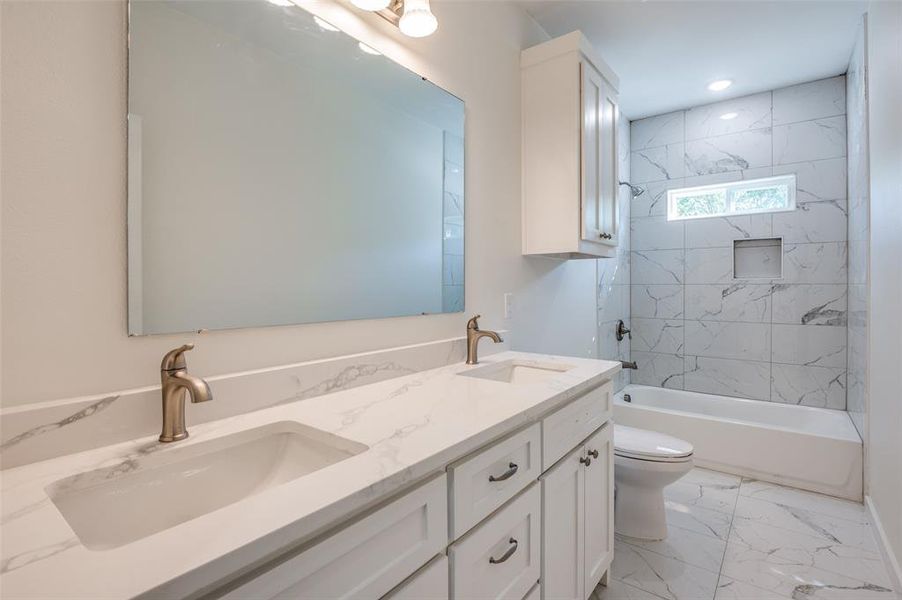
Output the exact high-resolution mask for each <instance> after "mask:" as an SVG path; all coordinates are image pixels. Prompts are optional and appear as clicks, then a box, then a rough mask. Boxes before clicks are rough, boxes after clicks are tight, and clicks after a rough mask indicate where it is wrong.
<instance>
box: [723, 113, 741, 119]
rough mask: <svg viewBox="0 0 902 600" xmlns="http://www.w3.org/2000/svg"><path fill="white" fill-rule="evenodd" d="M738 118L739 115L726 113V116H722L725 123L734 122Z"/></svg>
mask: <svg viewBox="0 0 902 600" xmlns="http://www.w3.org/2000/svg"><path fill="white" fill-rule="evenodd" d="M738 116H739V113H735V112H728V113H724V114H722V115H720V118H721V119H722V120H724V121H732V120H733V119H735V118H736V117H738Z"/></svg>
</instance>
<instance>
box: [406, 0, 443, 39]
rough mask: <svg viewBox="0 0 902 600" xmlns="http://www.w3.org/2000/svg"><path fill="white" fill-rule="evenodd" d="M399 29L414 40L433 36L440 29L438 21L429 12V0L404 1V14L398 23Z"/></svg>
mask: <svg viewBox="0 0 902 600" xmlns="http://www.w3.org/2000/svg"><path fill="white" fill-rule="evenodd" d="M398 29H400V30H401V33H403V34H404V35H406V36H410V37H414V38H419V37H426V36H427V35H432V34H433V33H434V32H435V30H436V29H438V20H437V19H436V18H435V15H434V14H432V11H431V10H429V0H404V14H402V15H401V19H400V20H399V21H398Z"/></svg>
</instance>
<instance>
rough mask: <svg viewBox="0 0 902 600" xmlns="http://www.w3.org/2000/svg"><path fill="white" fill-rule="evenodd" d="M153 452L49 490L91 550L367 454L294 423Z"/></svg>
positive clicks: (135, 537) (129, 539)
mask: <svg viewBox="0 0 902 600" xmlns="http://www.w3.org/2000/svg"><path fill="white" fill-rule="evenodd" d="M151 448H152V450H153V452H149V453H147V455H146V456H143V457H138V458H136V459H133V460H126V461H125V462H122V463H120V464H118V465H115V466H112V467H106V468H102V469H97V470H94V471H87V472H85V473H80V474H78V475H73V476H72V477H67V478H65V479H61V480H59V481H57V482H55V483H53V484H51V485H50V486H48V487H47V493H48V495H49V496H50V498H51V500H53V503H54V504H55V505H56V507H57V509H58V510H59V511H60V513H62V515H63V517H64V518H65V519H66V521H67V522H68V523H69V526H70V527H72V529H73V530H74V531H75V534H76V535H77V536H78V538H79V540H80V541H81V543H82V544H83V545H84V546H85V547H87V548H88V549H90V550H107V549H110V548H116V547H118V546H122V545H124V544H127V543H129V542H133V541H136V540H139V539H141V538H144V537H146V536H148V535H151V534H154V533H157V532H159V531H163V530H164V529H169V528H170V527H173V526H175V525H178V524H180V523H184V522H185V521H189V520H191V519H194V518H196V517H200V516H202V515H204V514H207V513H210V512H213V511H214V510H217V509H219V508H222V507H224V506H228V505H229V504H233V503H235V502H238V501H239V500H243V499H245V498H248V497H250V496H253V495H255V494H259V493H261V492H263V491H265V490H268V489H271V488H274V487H276V486H278V485H281V484H283V483H287V482H289V481H292V480H294V479H297V478H299V477H302V476H304V475H307V474H309V473H312V472H314V471H317V470H319V469H322V468H324V467H327V466H329V465H332V464H335V463H337V462H340V461H342V460H345V459H347V458H350V457H352V456H355V455H357V454H360V453H361V452H364V451H365V450H367V449H368V447H367V446H365V445H364V444H359V443H357V442H353V441H350V440H346V439H344V438H341V437H338V436H335V435H332V434H330V433H326V432H324V431H320V430H318V429H314V428H312V427H308V426H305V425H301V424H300V423H294V422H290V421H284V422H279V423H273V424H270V425H265V426H263V427H257V428H255V429H249V430H246V431H242V432H239V433H234V434H231V435H226V436H222V437H220V438H217V439H214V440H210V441H207V442H200V443H197V444H190V445H186V446H182V447H178V446H176V447H171V448H170V447H168V445H159V446H152V447H151Z"/></svg>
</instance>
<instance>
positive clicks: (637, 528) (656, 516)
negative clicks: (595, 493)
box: [614, 485, 667, 540]
mask: <svg viewBox="0 0 902 600" xmlns="http://www.w3.org/2000/svg"><path fill="white" fill-rule="evenodd" d="M614 529H615V531H616V532H617V533H618V534H620V535H625V536H626V537H631V538H637V539H640V540H663V539H665V538H667V517H666V514H665V512H664V494H663V492H658V493H654V491H650V490H642V489H637V488H633V487H630V486H625V485H619V486H617V491H616V492H615V500H614Z"/></svg>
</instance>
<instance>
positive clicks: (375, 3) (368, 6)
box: [351, 0, 391, 11]
mask: <svg viewBox="0 0 902 600" xmlns="http://www.w3.org/2000/svg"><path fill="white" fill-rule="evenodd" d="M351 4H353V5H354V6H356V7H357V8H359V9H360V10H373V11H375V10H385V9H386V8H388V5H389V4H391V0H351Z"/></svg>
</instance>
